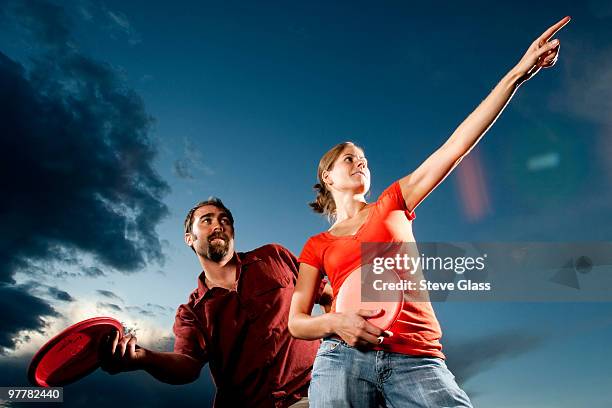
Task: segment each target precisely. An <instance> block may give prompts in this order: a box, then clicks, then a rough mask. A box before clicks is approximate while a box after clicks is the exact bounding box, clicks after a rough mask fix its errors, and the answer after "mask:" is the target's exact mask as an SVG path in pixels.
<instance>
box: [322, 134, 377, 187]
mask: <svg viewBox="0 0 612 408" xmlns="http://www.w3.org/2000/svg"><path fill="white" fill-rule="evenodd" d="M323 181H325V183H326V184H327V188H328V189H329V190H332V191H334V190H335V191H339V192H351V193H353V194H365V193H367V192H368V190H369V189H370V170H369V169H368V161H367V160H366V158H365V156H364V154H363V151H362V150H361V149H359V148H358V147H356V146H353V145H349V146H347V147H345V148H344V150H342V153H340V156H338V158H337V159H336V161H335V162H334V165H333V167H332V169H331V170H330V171H325V172H323Z"/></svg>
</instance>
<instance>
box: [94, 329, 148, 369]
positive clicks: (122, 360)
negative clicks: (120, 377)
mask: <svg viewBox="0 0 612 408" xmlns="http://www.w3.org/2000/svg"><path fill="white" fill-rule="evenodd" d="M136 341H137V339H136V336H134V335H132V334H128V335H126V336H123V337H121V338H119V332H118V331H117V330H115V331H114V333H112V334H111V335H109V337H108V338H107V340H106V341H102V344H101V350H100V353H101V360H102V363H101V367H102V369H103V370H104V371H106V372H107V373H109V374H117V373H121V372H124V371H133V370H139V369H142V368H143V362H144V359H145V355H146V352H147V350H146V349H144V348H141V347H138V346H136Z"/></svg>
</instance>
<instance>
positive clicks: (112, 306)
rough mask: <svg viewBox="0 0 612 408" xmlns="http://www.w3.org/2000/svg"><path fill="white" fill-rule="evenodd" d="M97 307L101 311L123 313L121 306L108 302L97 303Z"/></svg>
mask: <svg viewBox="0 0 612 408" xmlns="http://www.w3.org/2000/svg"><path fill="white" fill-rule="evenodd" d="M96 306H97V307H98V308H100V309H107V310H111V311H113V312H121V311H122V310H123V309H121V306H119V305H116V304H114V303H108V302H98V303H96Z"/></svg>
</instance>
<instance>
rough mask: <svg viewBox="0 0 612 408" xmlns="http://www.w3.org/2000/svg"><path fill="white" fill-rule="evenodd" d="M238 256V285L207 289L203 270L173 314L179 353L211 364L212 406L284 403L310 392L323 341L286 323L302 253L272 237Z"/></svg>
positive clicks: (268, 405)
mask: <svg viewBox="0 0 612 408" xmlns="http://www.w3.org/2000/svg"><path fill="white" fill-rule="evenodd" d="M235 259H236V261H237V270H236V278H237V286H236V291H229V290H226V289H223V288H219V287H213V288H211V289H209V288H208V287H207V286H206V284H205V283H204V282H205V281H204V273H202V274H200V276H199V278H198V288H197V289H196V290H194V291H193V292H192V293H191V295H190V296H189V301H188V302H187V303H186V304H183V305H181V306H180V307H179V308H178V311H177V313H176V318H175V323H174V334H175V336H176V341H175V343H174V352H175V353H181V354H186V355H188V356H191V357H193V358H195V359H197V360H198V361H200V362H202V364H204V363H206V362H208V363H209V364H210V371H211V373H212V376H213V380H214V382H215V385H216V386H217V394H216V396H215V407H229V406H249V407H287V406H289V405H291V404H292V403H294V402H296V401H297V400H299V399H300V398H301V397H304V396H306V395H307V389H308V383H309V381H310V371H311V368H312V364H313V361H314V358H315V355H316V353H317V349H318V347H319V344H320V342H319V341H318V340H317V341H305V340H298V339H295V338H293V337H292V336H291V334H290V333H289V330H288V328H287V323H288V316H289V305H290V304H291V296H292V295H293V290H294V285H295V282H296V279H297V273H298V263H297V260H296V258H295V257H294V256H293V254H291V252H289V250H287V249H286V248H284V247H282V246H280V245H275V244H272V245H266V246H263V247H261V248H258V249H255V250H253V251H250V252H246V253H240V254H236V256H235ZM322 288H323V285H321V290H322ZM320 292H321V291H320ZM320 292H319V293H320Z"/></svg>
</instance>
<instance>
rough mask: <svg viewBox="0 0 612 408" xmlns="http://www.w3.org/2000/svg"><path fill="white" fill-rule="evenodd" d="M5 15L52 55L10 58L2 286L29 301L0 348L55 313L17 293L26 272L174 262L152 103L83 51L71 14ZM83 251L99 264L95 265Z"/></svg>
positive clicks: (2, 118)
mask: <svg viewBox="0 0 612 408" xmlns="http://www.w3.org/2000/svg"><path fill="white" fill-rule="evenodd" d="M0 13H2V18H3V20H4V21H5V22H7V21H8V22H9V23H10V24H12V25H13V26H16V27H19V28H20V29H21V30H22V31H25V32H26V33H27V34H28V35H25V36H23V38H28V39H30V40H33V43H32V48H31V49H32V50H33V51H36V50H42V51H41V52H39V54H38V55H32V56H31V57H30V59H29V61H30V62H29V63H28V66H27V67H25V66H22V65H21V64H19V63H17V62H15V61H13V60H12V59H11V58H9V57H8V56H6V55H5V54H3V53H2V52H0V123H2V130H1V133H2V137H1V138H0V155H1V159H0V180H1V183H2V194H3V197H5V199H4V200H2V201H1V202H0V217H1V221H2V222H1V223H0V225H2V227H1V228H2V229H1V232H2V233H1V234H0V283H6V284H12V286H7V285H5V286H3V289H2V290H3V291H4V292H6V293H7V295H10V297H11V298H14V299H15V298H18V299H19V302H17V303H13V304H20V306H19V310H17V308H16V307H11V308H9V309H8V311H7V310H6V309H5V310H3V312H4V313H5V315H4V316H3V322H2V325H1V326H0V328H1V330H0V346H2V347H12V346H14V342H13V341H12V340H11V339H13V338H15V335H16V333H17V332H18V331H19V330H25V329H29V330H41V329H42V328H43V324H42V323H41V322H42V320H41V319H40V316H44V315H52V314H53V313H55V312H54V311H53V308H52V307H51V306H50V304H48V303H46V302H45V301H44V300H42V299H40V298H38V297H36V296H34V295H33V294H31V293H29V292H27V291H26V290H24V288H23V287H21V286H15V285H14V284H15V280H14V278H13V276H14V274H15V273H16V272H23V273H26V274H28V275H30V276H31V277H34V278H35V277H36V276H39V277H40V278H41V279H45V278H46V277H53V276H56V277H71V276H72V275H73V274H74V275H76V276H77V277H78V276H93V277H96V276H103V275H104V272H102V269H100V268H101V267H107V268H110V269H112V270H119V271H122V272H127V273H129V272H134V271H137V270H140V269H141V268H142V267H143V266H145V265H147V264H148V263H150V262H157V263H159V264H163V260H164V257H163V254H162V245H161V242H160V239H159V237H158V235H157V232H156V230H155V228H156V226H157V225H158V223H159V222H160V220H161V219H162V218H163V217H164V216H166V215H167V213H168V210H167V207H166V206H165V204H164V203H163V202H162V201H161V200H162V197H163V196H164V194H166V193H167V191H168V190H169V188H168V186H167V184H166V183H165V182H164V181H163V180H162V179H161V177H160V176H159V175H158V174H157V172H156V171H155V170H154V168H153V160H154V158H155V155H156V148H155V145H154V144H153V143H152V140H151V138H150V137H149V127H150V125H151V123H152V118H151V117H150V116H149V115H148V114H147V113H146V111H145V108H144V104H143V101H142V99H141V98H140V97H139V95H137V94H136V93H135V92H134V91H133V90H131V89H129V88H128V87H127V86H126V85H125V83H124V82H123V81H122V80H121V78H120V76H119V75H118V74H117V73H116V71H115V70H114V69H113V68H112V67H110V66H109V65H108V64H105V63H102V62H99V61H95V60H93V59H91V58H89V57H87V56H85V55H82V54H80V53H79V51H78V50H77V48H76V47H75V46H74V45H73V43H74V40H73V38H72V37H71V34H70V33H71V30H72V27H71V21H70V19H69V18H68V17H67V14H66V13H65V10H64V9H63V8H62V7H61V6H58V5H55V4H52V3H49V2H45V1H34V0H31V1H24V2H22V1H12V2H8V3H6V7H4V6H3V7H2V11H1V12H0ZM80 254H86V255H87V256H88V257H90V258H91V259H92V260H93V262H95V263H96V265H98V266H96V267H89V266H83V265H82V262H81V261H80ZM53 264H61V265H66V266H70V267H72V269H77V270H78V269H79V268H81V270H82V272H80V273H78V272H77V273H75V272H74V271H70V269H68V270H64V269H61V268H60V269H54V268H53V267H52V265H53ZM49 294H51V295H52V296H54V298H55V299H60V300H67V299H68V298H69V296H70V295H69V294H67V293H66V292H61V291H56V292H54V293H51V292H49ZM4 299H6V298H5V297H4V296H2V301H3V302H4V301H5V300H4ZM24 305H25V306H24ZM28 306H31V307H28ZM23 310H28V313H27V316H25V315H26V314H25V313H23Z"/></svg>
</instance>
